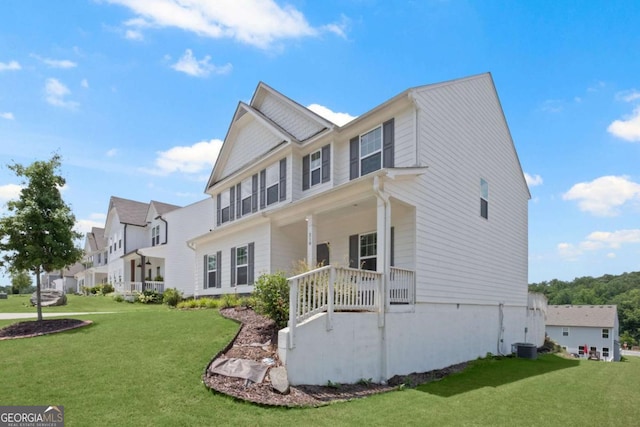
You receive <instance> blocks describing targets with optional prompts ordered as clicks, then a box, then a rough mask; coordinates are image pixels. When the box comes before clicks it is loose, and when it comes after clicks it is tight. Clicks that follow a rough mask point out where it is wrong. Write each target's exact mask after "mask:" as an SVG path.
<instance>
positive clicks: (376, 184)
mask: <svg viewBox="0 0 640 427" xmlns="http://www.w3.org/2000/svg"><path fill="white" fill-rule="evenodd" d="M373 193H374V194H375V195H376V198H377V199H378V200H379V201H380V202H382V203H383V205H384V217H383V221H382V222H383V233H384V236H383V241H384V246H383V250H384V252H383V254H382V262H383V277H382V292H380V308H379V310H380V313H379V314H378V326H379V328H380V335H381V342H380V351H381V357H380V376H381V382H383V383H384V382H386V381H387V377H388V376H387V371H388V367H387V364H388V358H389V355H388V352H389V349H388V345H387V328H386V315H387V314H386V313H387V289H388V284H389V267H390V266H389V255H390V253H389V252H390V250H389V238H388V237H389V225H390V220H391V219H390V217H391V215H390V204H389V195H388V194H386V193H385V192H384V190H383V189H382V185H381V182H380V177H379V176H378V175H376V176H374V177H373Z"/></svg>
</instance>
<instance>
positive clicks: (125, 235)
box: [123, 223, 128, 254]
mask: <svg viewBox="0 0 640 427" xmlns="http://www.w3.org/2000/svg"><path fill="white" fill-rule="evenodd" d="M127 225H128V224H127V223H125V224H124V232H123V234H124V239H123V240H124V252H123V254H126V253H128V252H127Z"/></svg>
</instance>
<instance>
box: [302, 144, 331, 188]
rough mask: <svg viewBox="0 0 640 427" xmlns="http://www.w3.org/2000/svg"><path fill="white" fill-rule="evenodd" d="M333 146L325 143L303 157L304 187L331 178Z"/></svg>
mask: <svg viewBox="0 0 640 427" xmlns="http://www.w3.org/2000/svg"><path fill="white" fill-rule="evenodd" d="M330 168H331V146H330V145H328V144H327V145H325V146H324V147H322V148H320V149H319V150H316V151H314V152H312V153H311V154H307V155H306V156H304V157H303V158H302V189H303V190H308V189H309V188H310V187H313V186H314V185H317V184H320V183H321V182H328V181H329V179H331V169H330Z"/></svg>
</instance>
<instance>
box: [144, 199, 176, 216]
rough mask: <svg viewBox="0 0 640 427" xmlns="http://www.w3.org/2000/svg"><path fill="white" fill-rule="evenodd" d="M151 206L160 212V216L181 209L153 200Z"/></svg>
mask: <svg viewBox="0 0 640 427" xmlns="http://www.w3.org/2000/svg"><path fill="white" fill-rule="evenodd" d="M150 204H151V205H153V206H154V207H155V208H156V212H158V215H164V214H166V213H167V212H171V211H175V210H176V209H180V206H176V205H171V204H169V203H162V202H158V201H156V200H152V201H151V203H150Z"/></svg>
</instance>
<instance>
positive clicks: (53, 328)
mask: <svg viewBox="0 0 640 427" xmlns="http://www.w3.org/2000/svg"><path fill="white" fill-rule="evenodd" d="M91 323H92V322H91V321H90V320H78V319H46V320H44V319H43V320H42V322H38V321H37V320H29V321H25V322H18V323H14V324H12V325H9V326H6V327H4V328H2V329H0V340H10V339H15V338H31V337H37V336H40V335H48V334H55V333H56V332H64V331H69V330H71V329H76V328H81V327H83V326H88V325H90V324H91Z"/></svg>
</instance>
